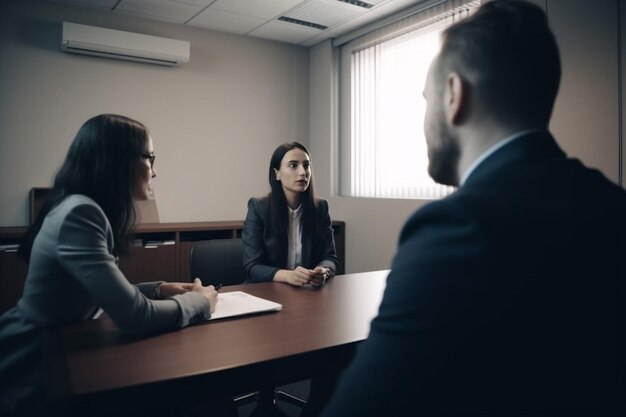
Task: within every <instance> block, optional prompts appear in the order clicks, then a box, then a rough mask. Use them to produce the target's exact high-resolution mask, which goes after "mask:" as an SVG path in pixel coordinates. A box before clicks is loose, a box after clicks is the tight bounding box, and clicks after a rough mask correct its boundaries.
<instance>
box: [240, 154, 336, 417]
mask: <svg viewBox="0 0 626 417" xmlns="http://www.w3.org/2000/svg"><path fill="white" fill-rule="evenodd" d="M269 183H270V188H271V191H270V193H269V194H267V195H266V196H265V197H262V198H251V199H250V200H249V201H248V214H247V215H246V220H245V223H244V228H243V233H242V236H241V237H242V240H243V245H244V253H243V267H244V272H245V275H246V279H247V282H268V281H274V282H282V283H286V284H290V285H293V286H296V287H302V286H309V285H310V286H315V287H320V286H322V285H324V284H325V283H326V281H327V280H328V279H329V278H330V277H332V276H334V275H335V272H336V271H337V263H338V260H337V255H336V253H335V241H334V237H333V229H332V224H331V220H330V215H329V213H328V203H327V202H326V201H325V200H322V199H319V198H316V197H315V192H314V187H313V172H312V168H311V159H310V157H309V151H307V149H306V148H305V147H304V146H303V145H302V144H300V143H298V142H291V143H285V144H282V145H280V146H279V147H278V148H276V150H275V151H274V153H273V155H272V158H271V160H270V166H269ZM318 382H319V380H313V382H312V384H311V395H310V396H309V405H308V406H307V408H306V409H305V411H304V414H303V415H309V414H311V415H315V413H316V412H317V411H319V407H320V406H321V405H323V402H324V400H325V399H326V397H327V395H328V394H329V392H328V391H329V390H330V389H332V386H333V384H332V381H331V380H326V381H324V383H318ZM272 399H273V389H271V388H270V389H263V390H262V391H261V396H260V400H259V407H258V408H257V412H256V413H255V414H256V415H271V414H272V413H273V411H271V410H268V408H269V407H271V405H272Z"/></svg>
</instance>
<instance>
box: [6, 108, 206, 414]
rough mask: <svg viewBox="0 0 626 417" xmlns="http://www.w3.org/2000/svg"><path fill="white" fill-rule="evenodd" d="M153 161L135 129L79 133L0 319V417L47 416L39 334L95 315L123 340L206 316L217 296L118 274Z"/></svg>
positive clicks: (112, 121) (133, 125) (118, 120)
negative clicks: (22, 277)
mask: <svg viewBox="0 0 626 417" xmlns="http://www.w3.org/2000/svg"><path fill="white" fill-rule="evenodd" d="M154 159H155V156H154V150H153V145H152V140H151V138H150V136H149V135H148V132H147V129H146V128H145V126H144V125H142V124H141V123H139V122H137V121H134V120H132V119H129V118H127V117H124V116H118V115H107V114H105V115H100V116H96V117H93V118H91V119H89V120H88V121H87V122H85V124H83V126H82V127H81V128H80V129H79V131H78V133H77V134H76V137H75V138H74V141H73V142H72V144H71V146H70V149H69V151H68V153H67V156H66V158H65V161H64V162H63V165H62V166H61V168H60V169H59V171H58V173H57V175H56V177H55V179H54V185H53V187H52V190H51V193H50V196H49V198H48V199H47V201H46V202H45V203H44V206H43V207H42V209H41V212H40V214H39V217H38V219H37V221H36V222H35V223H34V224H33V225H32V226H31V227H30V228H29V230H28V232H27V234H26V237H25V239H24V242H23V243H22V245H21V247H20V253H21V255H22V256H23V257H24V258H25V259H26V260H27V261H28V276H27V277H26V282H25V285H24V292H23V296H22V298H21V299H20V300H19V301H18V303H17V306H16V307H14V308H13V309H11V310H8V311H7V312H5V314H4V315H2V317H0V414H2V415H16V416H17V415H19V416H22V415H40V414H45V413H47V410H46V404H45V398H46V386H45V378H46V377H45V375H46V374H45V372H46V359H45V351H44V348H43V339H44V333H45V332H46V330H47V329H50V328H54V327H58V326H61V325H63V324H66V323H69V322H73V321H79V320H85V319H89V318H90V317H91V316H92V315H93V314H94V313H95V312H96V311H97V309H98V307H101V308H102V309H103V310H104V311H105V312H106V313H107V314H108V315H109V316H110V317H111V319H112V320H113V321H114V322H115V324H116V325H117V326H118V327H119V329H120V330H121V331H122V332H124V333H126V334H130V335H145V334H153V333H158V332H163V331H167V330H172V329H175V328H180V327H184V326H187V325H189V324H190V323H191V322H193V321H197V320H199V319H201V318H209V317H210V315H211V312H212V311H214V309H215V305H216V303H217V293H216V291H215V289H214V288H213V287H211V286H209V287H203V286H202V284H201V283H200V280H196V281H195V282H194V283H193V284H192V283H165V282H152V283H142V284H137V285H132V284H130V283H129V282H128V281H127V280H126V278H125V277H124V275H123V274H122V272H121V271H120V270H119V268H118V266H117V256H118V255H120V254H124V253H126V252H127V250H128V239H127V237H128V231H129V229H130V228H131V227H132V225H133V222H134V219H135V211H134V208H133V200H145V199H147V198H148V195H149V190H150V181H151V179H152V178H154V177H155V176H156V172H155V170H154V167H153V164H154ZM120 366H123V364H120Z"/></svg>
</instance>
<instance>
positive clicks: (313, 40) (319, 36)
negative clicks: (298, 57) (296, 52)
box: [300, 30, 338, 46]
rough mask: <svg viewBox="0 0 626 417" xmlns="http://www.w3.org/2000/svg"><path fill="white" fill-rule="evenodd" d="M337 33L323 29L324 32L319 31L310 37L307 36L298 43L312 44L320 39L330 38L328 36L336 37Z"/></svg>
mask: <svg viewBox="0 0 626 417" xmlns="http://www.w3.org/2000/svg"><path fill="white" fill-rule="evenodd" d="M337 36H338V35H337V34H336V33H333V32H330V31H328V30H325V31H324V32H322V33H320V34H319V35H317V36H313V37H312V38H309V39H307V40H305V41H303V42H300V45H302V46H313V45H315V44H317V43H320V42H322V41H325V40H326V39H330V38H336V37H337Z"/></svg>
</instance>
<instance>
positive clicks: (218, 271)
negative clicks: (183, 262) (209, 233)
mask: <svg viewBox="0 0 626 417" xmlns="http://www.w3.org/2000/svg"><path fill="white" fill-rule="evenodd" d="M189 266H190V268H189V272H190V273H191V279H192V280H193V279H194V278H196V277H198V278H200V279H201V280H202V284H203V285H217V284H222V285H237V284H241V283H242V282H243V281H244V280H245V277H244V274H243V242H242V241H241V239H212V240H203V241H199V242H196V243H194V245H193V246H192V247H191V253H190V254H189Z"/></svg>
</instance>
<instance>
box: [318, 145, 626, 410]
mask: <svg viewBox="0 0 626 417" xmlns="http://www.w3.org/2000/svg"><path fill="white" fill-rule="evenodd" d="M625 240H626V192H624V190H623V189H621V188H619V187H618V186H616V185H614V184H613V183H611V182H610V181H608V180H607V179H606V178H605V177H603V176H602V174H600V173H599V172H598V171H596V170H593V169H588V168H585V167H584V166H583V165H582V164H581V163H580V162H579V161H578V160H574V159H568V158H566V156H565V154H564V153H563V152H562V150H561V149H560V148H559V147H558V145H557V144H556V142H555V141H554V139H553V138H552V137H551V136H550V135H549V134H548V133H538V134H530V135H527V136H525V137H522V138H520V139H517V140H514V141H513V142H511V143H509V144H507V145H505V146H504V147H502V148H501V149H499V150H497V151H496V152H495V153H494V154H492V155H491V156H490V157H488V158H487V159H486V160H485V161H483V163H482V164H481V165H479V166H478V168H477V169H476V170H475V171H474V172H473V173H472V174H471V175H470V177H469V178H468V180H467V181H466V183H465V184H464V185H463V186H461V187H460V188H459V189H458V190H457V191H456V192H454V193H453V194H451V195H450V196H448V197H447V198H445V199H443V200H440V201H437V202H434V203H432V204H429V205H427V206H425V207H424V208H422V209H420V210H418V211H417V212H416V213H414V214H413V215H412V216H411V217H410V218H409V220H408V221H407V223H406V224H405V226H404V228H403V230H402V233H401V237H400V242H399V247H398V251H397V254H396V256H395V259H394V261H393V264H392V269H391V272H390V274H389V277H388V279H387V287H386V289H385V293H384V297H383V301H382V303H381V306H380V310H379V312H378V316H377V317H376V318H375V319H374V320H373V321H372V323H371V329H370V334H369V337H368V339H367V340H366V341H365V342H363V343H362V344H361V345H360V346H359V348H358V352H357V355H356V357H355V359H354V360H353V362H352V363H351V365H350V366H349V367H348V369H347V371H346V372H345V375H344V377H343V379H342V381H341V383H340V386H339V388H338V389H337V391H336V392H335V395H334V397H333V400H332V401H331V403H330V404H329V406H328V407H327V409H326V412H325V413H323V416H324V417H335V416H336V417H339V416H342V417H343V416H348V415H354V416H382V415H388V416H408V415H411V416H422V415H427V416H433V415H436V416H449V415H450V416H451V415H454V416H508V415H512V416H530V415H533V416H534V415H542V416H552V415H568V416H579V415H581V416H582V415H585V416H587V415H589V416H598V415H603V414H607V415H620V416H623V415H625V414H624V412H625V410H626V407H625V400H624V395H625V394H626V386H625V383H624V352H625V348H626V347H625V346H624V335H625V334H626V329H625V327H624V311H625V308H624V294H625V283H626V276H625V274H626V272H625V271H626V267H625V263H626V262H625V259H626V246H625ZM540 411H543V412H544V413H543V414H540Z"/></svg>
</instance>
